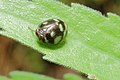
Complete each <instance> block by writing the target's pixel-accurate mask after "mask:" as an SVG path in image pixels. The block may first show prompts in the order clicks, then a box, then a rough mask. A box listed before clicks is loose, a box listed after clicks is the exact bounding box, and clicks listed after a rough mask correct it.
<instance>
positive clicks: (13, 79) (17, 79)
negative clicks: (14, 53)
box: [0, 71, 57, 80]
mask: <svg viewBox="0 0 120 80" xmlns="http://www.w3.org/2000/svg"><path fill="white" fill-rule="evenodd" d="M8 78H9V79H8ZM8 78H7V77H5V76H4V77H3V76H0V80H21V79H22V80H57V79H53V78H51V77H47V76H44V75H40V74H34V73H30V72H24V71H13V72H11V73H10V74H9V77H8Z"/></svg>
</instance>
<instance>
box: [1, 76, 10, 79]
mask: <svg viewBox="0 0 120 80" xmlns="http://www.w3.org/2000/svg"><path fill="white" fill-rule="evenodd" d="M0 80H10V79H8V78H7V77H5V76H0Z"/></svg>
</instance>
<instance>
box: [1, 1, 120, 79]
mask: <svg viewBox="0 0 120 80" xmlns="http://www.w3.org/2000/svg"><path fill="white" fill-rule="evenodd" d="M50 18H59V19H62V20H63V21H64V22H65V23H66V24H67V25H68V35H67V37H66V41H65V43H61V44H59V45H58V46H51V45H48V46H46V45H42V44H39V42H38V38H37V37H36V35H35V32H34V31H32V30H30V29H33V30H35V29H36V28H37V27H38V25H39V24H40V23H41V22H43V21H44V20H47V19H50ZM119 22H120V17H119V16H117V15H115V14H112V13H109V14H108V17H105V16H102V15H101V13H100V12H98V11H95V10H93V9H90V8H88V7H85V6H83V5H79V4H72V5H71V7H69V6H66V5H64V4H62V3H60V2H58V1H54V0H32V1H27V0H0V27H1V28H2V29H3V30H0V34H2V35H5V36H8V37H10V38H13V39H15V40H17V41H19V42H21V43H23V44H25V45H27V46H30V47H32V48H33V49H35V50H37V51H39V52H41V53H43V54H45V56H44V57H43V58H44V59H46V60H48V61H52V62H54V63H57V64H60V65H64V66H67V67H70V68H72V69H75V70H78V71H80V72H83V73H86V74H88V77H89V78H91V77H95V78H96V79H97V80H119V79H120V76H119V75H120V23H119ZM29 28H30V29H29Z"/></svg>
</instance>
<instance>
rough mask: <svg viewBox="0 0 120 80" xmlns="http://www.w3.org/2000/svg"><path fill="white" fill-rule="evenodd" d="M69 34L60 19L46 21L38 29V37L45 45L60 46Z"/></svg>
mask: <svg viewBox="0 0 120 80" xmlns="http://www.w3.org/2000/svg"><path fill="white" fill-rule="evenodd" d="M66 34H67V26H66V25H65V23H64V22H63V21H62V20H60V19H49V20H47V21H44V22H43V23H42V24H41V25H39V28H38V29H36V35H37V36H38V38H39V39H40V40H42V42H43V43H50V44H58V43H60V42H61V41H62V40H63V39H64V38H65V36H66Z"/></svg>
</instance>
